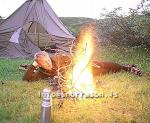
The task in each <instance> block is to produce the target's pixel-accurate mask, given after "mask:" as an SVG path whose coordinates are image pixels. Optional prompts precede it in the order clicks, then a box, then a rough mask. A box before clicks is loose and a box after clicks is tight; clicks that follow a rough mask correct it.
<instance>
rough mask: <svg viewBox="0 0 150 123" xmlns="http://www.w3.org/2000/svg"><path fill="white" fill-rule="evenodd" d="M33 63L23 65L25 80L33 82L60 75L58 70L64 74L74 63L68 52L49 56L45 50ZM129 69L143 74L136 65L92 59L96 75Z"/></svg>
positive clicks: (37, 54) (128, 70)
mask: <svg viewBox="0 0 150 123" xmlns="http://www.w3.org/2000/svg"><path fill="white" fill-rule="evenodd" d="M34 59H35V60H34V62H33V64H31V65H29V66H26V65H22V67H25V68H27V71H26V72H25V74H24V76H23V80H26V81H29V82H32V81H37V80H40V79H46V78H48V77H54V76H58V72H59V73H61V75H64V74H65V72H66V71H67V69H68V68H69V66H70V65H71V64H72V60H71V57H70V56H68V55H66V54H59V55H58V54H57V55H54V56H52V57H49V55H48V53H46V52H45V51H40V52H38V53H36V54H35V57H34ZM120 71H127V72H130V73H133V74H136V75H141V74H142V71H141V70H140V69H138V68H137V67H136V66H135V65H130V64H129V65H121V64H117V63H114V62H101V61H92V72H93V75H94V76H99V75H104V74H107V73H116V72H120Z"/></svg>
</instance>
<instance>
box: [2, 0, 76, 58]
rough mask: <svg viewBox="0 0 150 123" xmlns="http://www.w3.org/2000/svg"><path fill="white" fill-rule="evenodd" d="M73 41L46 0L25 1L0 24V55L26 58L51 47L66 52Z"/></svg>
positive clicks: (72, 37)
mask: <svg viewBox="0 0 150 123" xmlns="http://www.w3.org/2000/svg"><path fill="white" fill-rule="evenodd" d="M73 40H74V36H73V35H72V34H71V32H70V31H69V30H68V29H67V28H66V27H65V26H64V25H63V23H62V22H61V20H60V19H59V18H58V17H57V15H56V14H55V12H54V11H53V10H52V8H51V6H50V5H49V4H48V3H47V1H46V0H27V1H25V3H24V4H23V5H22V6H21V7H19V8H18V9H17V10H16V11H15V12H14V13H13V14H12V15H10V16H9V17H8V18H7V19H5V20H4V21H3V22H2V23H1V24H0V57H7V58H28V57H32V56H33V55H34V54H35V53H36V52H37V51H40V50H45V49H47V48H50V47H51V46H53V47H54V46H55V48H59V49H62V50H64V51H68V49H69V44H71V43H72V41H73Z"/></svg>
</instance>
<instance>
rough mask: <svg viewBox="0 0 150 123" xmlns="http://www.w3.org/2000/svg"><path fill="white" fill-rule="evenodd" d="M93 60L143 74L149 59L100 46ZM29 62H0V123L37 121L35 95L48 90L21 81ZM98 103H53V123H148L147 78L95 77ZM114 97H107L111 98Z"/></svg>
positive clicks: (149, 90)
mask: <svg viewBox="0 0 150 123" xmlns="http://www.w3.org/2000/svg"><path fill="white" fill-rule="evenodd" d="M96 56H97V57H96V59H99V60H103V61H115V62H117V63H122V64H125V63H133V64H136V65H138V66H139V67H140V68H141V69H142V70H143V71H146V72H148V71H149V70H150V59H149V58H148V54H147V53H146V51H145V50H144V49H141V48H130V49H128V48H118V47H113V46H105V47H103V46H101V47H99V49H98V50H97V52H96ZM31 62H32V60H21V59H19V60H17V59H11V60H10V59H0V80H3V81H4V84H3V85H2V84H1V83H0V123H37V122H39V119H40V109H41V100H42V99H41V98H40V97H39V92H41V91H42V90H43V88H45V87H47V86H48V82H47V81H44V80H43V81H39V82H35V83H27V82H25V81H22V80H21V77H22V75H23V73H24V72H23V71H20V70H19V69H18V67H19V65H20V64H22V63H31ZM94 82H95V85H96V91H97V93H100V94H101V93H103V94H104V97H101V98H98V99H91V98H88V99H78V100H77V101H76V102H74V101H72V100H71V99H65V100H64V105H63V107H62V108H58V101H59V100H58V99H53V107H52V120H53V122H54V123H135V122H136V123H149V122H150V117H149V116H150V75H149V76H148V75H144V76H143V77H138V76H135V75H132V74H129V73H126V72H120V73H116V74H109V75H104V76H99V77H97V78H95V80H94ZM112 92H113V93H114V94H118V96H117V97H115V96H114V97H111V96H110V95H111V94H112Z"/></svg>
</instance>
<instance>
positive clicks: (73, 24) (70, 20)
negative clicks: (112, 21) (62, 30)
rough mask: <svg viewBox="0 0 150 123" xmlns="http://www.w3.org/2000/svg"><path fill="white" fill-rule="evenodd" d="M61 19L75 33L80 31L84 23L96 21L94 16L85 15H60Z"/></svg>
mask: <svg viewBox="0 0 150 123" xmlns="http://www.w3.org/2000/svg"><path fill="white" fill-rule="evenodd" d="M60 19H61V21H62V22H63V23H64V25H65V26H67V28H68V29H69V30H70V31H71V32H73V34H74V35H76V34H77V33H78V31H79V29H80V27H81V26H82V25H83V24H85V23H90V22H93V21H95V20H94V19H92V18H85V17H60Z"/></svg>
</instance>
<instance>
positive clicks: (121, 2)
mask: <svg viewBox="0 0 150 123" xmlns="http://www.w3.org/2000/svg"><path fill="white" fill-rule="evenodd" d="M25 1H26V0H0V16H2V17H5V18H6V17H8V16H9V15H10V14H11V13H12V12H14V11H15V10H16V9H17V8H18V7H19V6H20V5H21V4H23V3H24V2H25ZM47 1H48V3H49V4H50V5H51V7H52V8H53V10H54V11H55V13H56V14H57V15H58V16H59V17H91V18H98V17H99V16H100V13H101V12H102V9H103V8H107V9H108V10H112V9H113V8H115V7H123V8H124V9H123V10H124V12H126V13H127V12H128V8H136V6H137V4H139V3H140V2H141V0H47Z"/></svg>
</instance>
